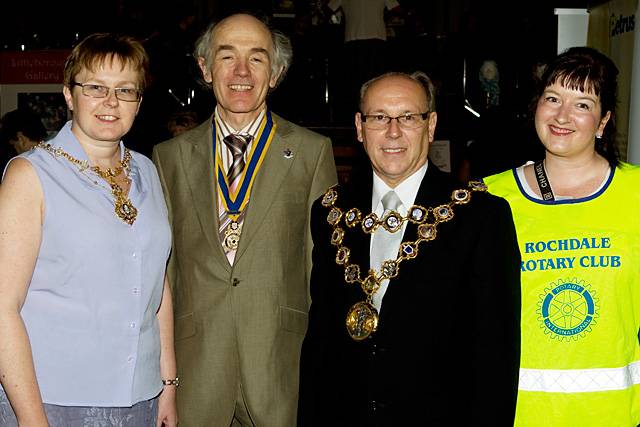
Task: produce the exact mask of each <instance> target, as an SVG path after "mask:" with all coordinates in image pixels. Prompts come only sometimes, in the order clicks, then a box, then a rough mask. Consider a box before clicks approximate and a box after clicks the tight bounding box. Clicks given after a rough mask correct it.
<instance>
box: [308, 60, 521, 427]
mask: <svg viewBox="0 0 640 427" xmlns="http://www.w3.org/2000/svg"><path fill="white" fill-rule="evenodd" d="M433 92H434V91H433V85H432V84H431V82H430V80H429V78H428V77H427V76H426V75H424V74H423V73H414V74H412V75H408V74H403V73H389V74H385V75H382V76H380V77H377V78H375V79H373V80H371V81H369V82H367V83H365V85H364V86H363V88H362V91H361V105H360V110H361V112H358V113H357V114H356V117H355V123H356V128H357V135H358V140H359V141H360V142H362V143H363V145H364V149H365V151H366V153H367V155H368V157H369V160H370V163H371V167H372V169H373V173H372V172H371V171H369V172H364V173H359V174H355V176H356V178H354V180H353V181H352V182H353V183H352V185H351V186H350V187H348V188H341V187H335V188H333V189H331V190H329V191H328V192H327V193H326V194H325V195H324V197H322V198H321V199H319V200H318V201H316V203H315V204H314V206H313V209H312V220H311V229H312V237H313V242H314V249H313V269H312V274H311V299H312V303H311V309H310V313H309V327H308V330H307V334H306V337H305V340H304V343H303V348H302V357H301V378H300V387H301V389H300V400H299V406H298V421H299V425H300V426H327V425H331V426H401V425H402V426H404V425H411V426H492V427H500V426H505V427H506V426H512V425H513V418H514V412H515V402H516V392H517V382H518V364H519V349H520V332H519V319H520V253H519V250H518V247H517V244H516V234H515V230H514V225H513V220H512V218H511V211H510V208H509V205H508V204H507V202H506V201H505V200H503V199H500V198H498V197H495V196H492V195H489V194H488V193H486V192H485V187H484V185H483V184H482V183H477V182H476V183H470V185H469V186H466V185H460V184H457V183H455V182H453V181H452V179H451V178H450V177H449V176H448V175H446V174H445V173H443V172H441V171H439V170H438V169H437V167H436V166H435V165H433V164H429V162H428V160H427V154H428V149H429V144H430V143H431V142H432V141H433V137H434V132H435V128H436V119H437V115H436V112H435V100H434V93H433ZM370 268H371V269H372V270H373V271H370Z"/></svg>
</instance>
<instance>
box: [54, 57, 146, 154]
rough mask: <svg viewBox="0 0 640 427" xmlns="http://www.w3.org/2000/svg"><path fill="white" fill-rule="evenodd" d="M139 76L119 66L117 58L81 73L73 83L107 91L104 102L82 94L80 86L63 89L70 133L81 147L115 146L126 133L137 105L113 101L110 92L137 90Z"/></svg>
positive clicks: (112, 93)
mask: <svg viewBox="0 0 640 427" xmlns="http://www.w3.org/2000/svg"><path fill="white" fill-rule="evenodd" d="M139 81H140V74H139V72H138V71H136V70H134V69H132V68H131V67H130V66H125V67H123V66H122V62H121V61H120V59H119V58H117V57H114V58H113V60H111V58H107V59H106V60H105V61H103V62H102V63H101V64H96V67H95V70H94V71H91V70H88V69H86V68H85V69H83V70H82V71H80V73H78V74H77V75H76V76H75V82H77V83H82V84H95V85H101V86H107V87H110V88H111V90H110V91H109V94H108V96H107V97H106V98H92V97H90V96H86V95H83V94H82V88H81V87H80V86H72V87H70V88H69V87H66V86H65V87H64V89H63V93H64V97H65V100H66V102H67V106H68V107H69V109H70V110H72V111H73V124H72V127H71V130H72V131H73V133H74V135H75V136H76V138H78V140H79V141H80V143H81V144H83V145H84V144H89V145H96V146H109V145H113V144H118V143H119V142H120V140H121V139H122V137H123V136H124V135H125V134H126V133H127V132H129V129H131V126H132V125H133V120H134V119H135V117H136V114H137V113H138V110H139V108H140V101H136V102H126V101H120V100H119V99H117V98H116V96H115V92H114V90H113V88H132V89H137V88H138V82H139Z"/></svg>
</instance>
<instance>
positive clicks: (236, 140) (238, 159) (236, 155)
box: [218, 134, 253, 264]
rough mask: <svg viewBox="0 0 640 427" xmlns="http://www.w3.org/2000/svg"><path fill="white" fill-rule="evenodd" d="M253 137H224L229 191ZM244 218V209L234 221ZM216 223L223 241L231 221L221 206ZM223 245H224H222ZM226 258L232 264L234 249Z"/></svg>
mask: <svg viewBox="0 0 640 427" xmlns="http://www.w3.org/2000/svg"><path fill="white" fill-rule="evenodd" d="M252 139H253V137H252V136H251V135H234V134H230V135H227V136H225V137H224V140H223V141H224V143H225V145H226V146H227V147H228V148H229V150H230V151H231V154H232V156H233V160H232V162H231V166H229V170H228V171H227V183H228V184H229V193H231V194H234V193H235V191H236V189H237V187H238V184H239V182H240V177H241V176H242V171H244V167H245V161H244V153H245V152H246V151H247V147H248V145H249V144H250V143H251V140H252ZM243 218H244V211H243V212H242V213H241V214H240V216H239V217H238V218H237V219H236V222H238V223H239V224H241V223H242V220H243ZM219 219H220V220H219V222H218V224H220V226H219V228H218V232H219V234H220V241H221V242H224V236H225V231H226V230H227V227H228V226H229V224H230V223H231V218H229V216H228V215H227V211H226V210H225V209H224V207H223V208H221V209H220V218H219ZM223 247H224V246H223ZM225 252H226V254H227V258H228V259H229V263H230V264H233V261H234V258H235V252H236V251H235V250H231V251H227V250H226V249H225Z"/></svg>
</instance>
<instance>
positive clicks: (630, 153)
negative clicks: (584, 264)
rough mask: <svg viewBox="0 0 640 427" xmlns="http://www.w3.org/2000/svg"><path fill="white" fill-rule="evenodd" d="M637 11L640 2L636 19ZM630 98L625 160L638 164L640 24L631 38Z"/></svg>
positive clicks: (639, 132) (639, 135)
mask: <svg viewBox="0 0 640 427" xmlns="http://www.w3.org/2000/svg"><path fill="white" fill-rule="evenodd" d="M638 12H640V2H638V6H637V7H636V13H635V17H636V19H637V18H638V17H639V16H640V15H638ZM630 98H631V100H630V103H629V104H630V105H629V134H628V135H629V139H628V144H627V161H628V162H629V163H633V164H640V123H639V122H640V25H638V24H636V25H635V31H634V39H633V67H632V71H631V94H630Z"/></svg>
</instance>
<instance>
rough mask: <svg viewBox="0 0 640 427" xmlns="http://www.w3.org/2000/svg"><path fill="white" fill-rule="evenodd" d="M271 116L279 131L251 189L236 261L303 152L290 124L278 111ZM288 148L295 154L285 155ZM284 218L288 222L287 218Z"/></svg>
mask: <svg viewBox="0 0 640 427" xmlns="http://www.w3.org/2000/svg"><path fill="white" fill-rule="evenodd" d="M272 117H273V121H274V123H275V125H276V134H275V135H274V137H273V140H272V141H271V145H270V147H269V151H268V152H267V154H266V157H265V159H264V161H263V163H262V166H261V167H260V170H259V171H258V175H257V176H256V179H255V182H254V184H253V188H252V189H251V194H250V196H249V197H250V199H249V204H248V205H247V213H246V215H245V218H244V223H243V225H242V237H241V238H240V245H239V247H238V252H237V253H236V260H237V259H238V258H240V257H241V256H242V255H243V254H244V253H245V251H246V250H247V248H248V247H249V245H250V244H251V240H252V239H253V238H254V236H255V235H256V233H257V231H258V229H259V228H260V225H261V224H262V222H263V221H264V219H265V217H266V216H267V215H269V209H270V207H271V204H272V203H273V201H274V200H275V199H276V197H277V194H278V191H280V189H281V188H282V187H283V185H285V184H284V180H285V177H286V176H287V174H288V173H289V170H290V169H291V166H292V165H293V163H294V162H295V161H296V155H297V154H298V153H299V151H300V150H299V148H300V143H301V141H300V137H297V136H296V135H295V134H294V133H293V130H292V128H291V125H290V124H289V123H288V122H286V121H285V120H283V119H281V118H280V117H278V116H277V115H275V114H272ZM287 150H288V151H287ZM285 151H287V152H289V151H290V152H291V153H292V155H293V157H291V158H286V157H285ZM285 191H286V189H285ZM282 220H283V221H286V218H282Z"/></svg>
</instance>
